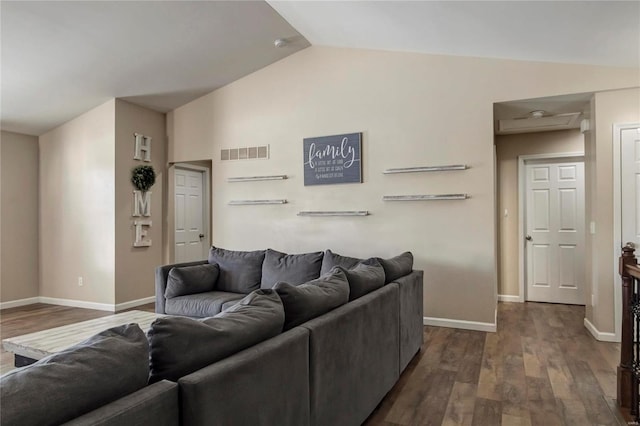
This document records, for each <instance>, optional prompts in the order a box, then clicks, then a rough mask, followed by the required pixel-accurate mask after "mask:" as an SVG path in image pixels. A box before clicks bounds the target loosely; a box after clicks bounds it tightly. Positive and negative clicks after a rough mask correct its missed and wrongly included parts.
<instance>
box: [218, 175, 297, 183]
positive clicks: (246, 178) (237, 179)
mask: <svg viewBox="0 0 640 426" xmlns="http://www.w3.org/2000/svg"><path fill="white" fill-rule="evenodd" d="M286 178H287V175H273V176H238V177H230V178H227V182H230V183H233V182H254V181H258V180H283V179H286Z"/></svg>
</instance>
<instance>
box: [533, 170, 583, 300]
mask: <svg viewBox="0 0 640 426" xmlns="http://www.w3.org/2000/svg"><path fill="white" fill-rule="evenodd" d="M525 169H526V170H525V172H526V188H525V191H526V197H525V199H526V202H525V212H524V214H525V232H526V233H527V235H529V236H531V239H530V240H529V241H527V242H526V248H525V250H526V282H527V294H526V296H527V297H526V300H531V301H538V302H553V303H569V304H579V305H583V304H584V303H585V301H584V290H583V282H584V278H583V277H584V270H583V269H584V263H583V262H584V261H583V258H584V256H583V252H584V164H583V163H582V162H579V161H569V160H568V161H562V160H559V159H554V160H541V161H536V162H535V163H533V162H529V163H527V164H526V165H525Z"/></svg>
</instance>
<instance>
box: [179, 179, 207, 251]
mask: <svg viewBox="0 0 640 426" xmlns="http://www.w3.org/2000/svg"><path fill="white" fill-rule="evenodd" d="M203 183H204V173H202V172H198V171H193V170H185V169H178V168H176V169H175V262H176V263H180V262H191V261H195V260H203V259H205V258H206V249H207V248H208V247H206V245H205V244H206V241H205V240H206V238H205V237H206V236H205V232H204V229H205V226H204V210H203V207H204V202H203V201H204V191H203Z"/></svg>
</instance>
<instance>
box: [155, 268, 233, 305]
mask: <svg viewBox="0 0 640 426" xmlns="http://www.w3.org/2000/svg"><path fill="white" fill-rule="evenodd" d="M219 272H220V268H219V267H218V265H217V264H204V265H194V266H182V267H174V268H171V270H170V271H169V276H168V278H167V288H166V290H165V291H164V297H166V298H167V299H172V298H174V297H178V296H185V295H187V294H196V293H204V292H206V291H213V289H214V287H215V285H216V281H217V279H218V274H219Z"/></svg>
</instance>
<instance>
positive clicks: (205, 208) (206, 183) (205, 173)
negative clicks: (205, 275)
mask: <svg viewBox="0 0 640 426" xmlns="http://www.w3.org/2000/svg"><path fill="white" fill-rule="evenodd" d="M176 169H181V170H190V171H194V172H200V173H202V222H203V224H202V233H203V234H204V240H203V243H204V244H203V250H202V251H203V259H205V258H206V257H207V251H208V247H210V246H211V241H212V235H211V200H210V198H211V196H210V194H211V190H210V187H211V170H210V169H209V168H208V167H202V166H196V165H194V164H190V163H173V164H170V165H169V173H168V174H169V199H168V202H169V206H168V207H169V208H168V209H167V210H168V212H169V214H170V217H169V220H168V222H169V231H170V232H169V233H168V234H169V238H168V239H169V259H168V261H169V263H175V259H176V204H175V194H176V181H175V179H176V174H175V171H176Z"/></svg>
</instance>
